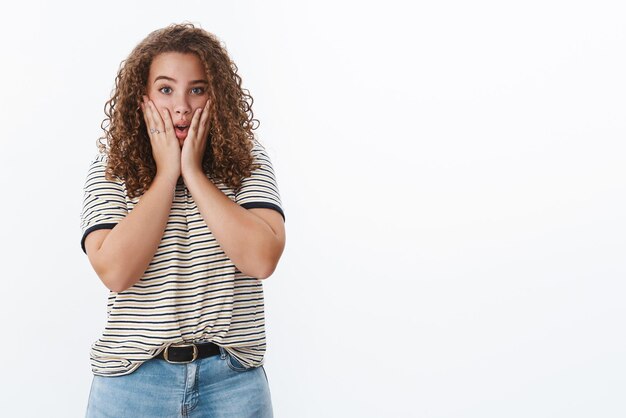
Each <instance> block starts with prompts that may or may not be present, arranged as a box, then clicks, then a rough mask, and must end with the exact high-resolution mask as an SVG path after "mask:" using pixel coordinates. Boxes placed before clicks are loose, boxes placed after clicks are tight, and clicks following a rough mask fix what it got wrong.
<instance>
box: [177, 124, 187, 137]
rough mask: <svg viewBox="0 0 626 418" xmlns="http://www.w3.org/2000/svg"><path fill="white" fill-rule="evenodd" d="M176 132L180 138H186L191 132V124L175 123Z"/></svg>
mask: <svg viewBox="0 0 626 418" xmlns="http://www.w3.org/2000/svg"><path fill="white" fill-rule="evenodd" d="M174 132H176V137H177V138H178V139H185V138H186V137H187V133H188V132H189V125H175V126H174Z"/></svg>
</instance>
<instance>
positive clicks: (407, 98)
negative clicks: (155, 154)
mask: <svg viewBox="0 0 626 418" xmlns="http://www.w3.org/2000/svg"><path fill="white" fill-rule="evenodd" d="M622 4H623V2H620V1H593V2H592V1H565V0H562V1H556V0H541V1H524V2H521V1H520V2H501V1H486V0H478V1H473V2H465V1H460V0H457V1H438V2H434V1H432V2H408V1H407V2H400V1H381V2H362V1H358V2H357V1H354V2H337V1H319V0H318V1H310V2H288V1H263V2H253V1H245V2H244V1H240V2H212V1H206V0H204V1H196V2H192V1H189V2H179V3H175V2H165V1H154V0H153V1H150V2H131V1H124V2H119V1H108V2H99V3H91V2H75V3H71V2H67V1H56V2H39V3H35V2H27V1H24V2H19V3H18V4H11V5H10V6H8V5H3V6H1V7H2V10H0V12H1V13H0V15H1V17H0V21H1V24H0V35H1V36H0V42H1V46H2V53H3V56H2V64H1V66H0V76H1V77H2V78H1V79H2V89H1V96H0V97H1V99H0V126H1V129H2V134H0V141H1V149H0V187H1V196H2V205H1V207H0V216H1V219H2V220H3V225H2V233H1V236H2V241H1V243H2V251H1V252H0V253H1V254H2V255H1V257H2V269H1V270H0V275H1V278H2V303H0V321H1V322H0V327H1V328H0V332H1V334H0V335H1V338H2V344H0V379H1V385H2V387H1V390H0V401H1V403H0V416H3V417H41V416H46V417H80V416H83V414H84V409H85V407H86V402H87V397H88V394H89V388H90V383H91V370H90V366H89V358H88V354H89V348H90V345H91V344H92V342H93V341H95V339H97V338H98V337H99V335H100V333H101V331H102V330H103V328H104V321H105V317H106V312H105V308H106V296H107V290H106V288H105V287H104V285H103V284H102V283H101V282H100V281H99V279H98V278H97V276H96V275H95V273H94V272H93V271H92V269H91V266H90V265H89V262H88V260H87V257H86V256H85V255H84V254H83V253H82V251H81V250H80V245H79V241H80V229H79V215H80V209H81V202H82V198H83V195H82V187H83V183H84V180H85V175H86V170H87V167H88V163H89V161H90V159H91V158H92V156H93V155H94V154H95V152H97V149H96V146H95V141H96V139H97V138H98V136H100V134H101V132H102V131H101V130H100V122H101V121H102V119H103V118H104V112H103V107H104V102H105V101H106V100H107V99H108V97H109V94H110V92H111V89H112V88H113V85H114V83H113V81H114V78H115V75H116V71H117V69H118V66H119V64H120V62H121V61H122V60H123V59H124V58H126V56H127V55H128V53H129V52H130V50H131V49H132V48H133V47H134V46H135V45H136V43H137V42H139V41H140V40H141V39H142V38H143V37H145V36H146V35H147V34H148V33H149V32H150V31H152V30H154V29H157V28H160V27H163V26H166V25H168V24H170V23H178V22H182V21H191V22H194V23H198V24H200V25H201V26H202V27H203V28H204V29H207V30H209V31H210V32H213V33H215V34H217V36H218V37H219V38H220V39H222V40H223V41H224V43H225V44H226V46H227V48H228V51H229V53H230V54H231V56H232V58H233V59H234V60H235V62H236V63H237V65H238V66H239V68H240V75H241V76H242V77H243V80H244V87H246V88H248V89H250V91H251V93H252V95H253V97H254V99H255V101H254V105H253V110H254V112H255V116H256V117H257V118H258V119H259V120H260V121H261V125H260V128H259V130H258V131H257V133H258V137H259V139H260V140H261V141H262V142H263V143H264V144H265V145H266V147H267V149H268V151H269V153H270V156H271V157H272V161H273V163H274V167H275V170H276V174H277V177H278V182H279V187H280V191H281V195H282V199H283V204H284V209H285V213H286V218H287V220H286V229H287V246H286V249H285V252H284V255H283V258H282V260H281V263H280V265H279V267H278V269H277V270H276V272H275V273H274V275H273V276H272V277H270V278H269V279H267V280H266V281H265V282H264V288H265V293H266V315H267V333H268V334H267V338H268V353H267V357H266V363H265V368H266V371H267V373H268V377H269V381H270V387H271V392H272V399H273V403H274V412H275V416H276V417H280V418H283V417H288V418H291V417H298V418H299V417H316V418H318V417H420V418H443V417H463V418H465V417H472V418H474V417H475V418H491V417H493V418H502V417H507V418H517V417H519V418H528V417H533V418H543V417H546V418H547V417H568V418H574V417H603V418H607V417H624V416H626V404H625V403H624V392H625V390H626V361H625V360H624V358H625V356H624V354H625V353H624V351H625V349H626V335H625V333H624V319H625V314H626V307H625V304H624V297H625V291H626V285H625V283H624V275H625V273H626V262H625V259H624V254H625V251H626V239H625V238H624V237H625V236H626V222H624V214H625V213H626V212H625V209H626V197H625V196H626V195H625V193H624V191H625V190H624V189H625V186H626V177H625V176H626V167H625V165H624V157H625V152H626V143H625V142H624V137H625V136H624V134H625V133H626V124H625V118H624V115H626V81H625V80H626V55H625V51H626V25H624V22H625V21H626V13H625V12H626V8H625V7H622Z"/></svg>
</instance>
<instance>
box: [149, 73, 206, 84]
mask: <svg viewBox="0 0 626 418" xmlns="http://www.w3.org/2000/svg"><path fill="white" fill-rule="evenodd" d="M161 79H163V80H168V81H171V82H173V83H176V80H175V79H173V78H172V77H168V76H166V75H160V76H158V77H157V78H155V79H154V83H156V82H157V81H159V80H161ZM154 83H153V84H154ZM189 84H209V82H208V81H207V80H193V81H191V82H190V83H189Z"/></svg>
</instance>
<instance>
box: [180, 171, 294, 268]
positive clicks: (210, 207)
mask: <svg viewBox="0 0 626 418" xmlns="http://www.w3.org/2000/svg"><path fill="white" fill-rule="evenodd" d="M185 183H186V185H187V188H188V189H189V191H190V192H191V195H192V196H193V198H194V201H195V202H196V205H197V206H198V210H199V211H200V214H201V215H202V218H203V219H204V221H205V223H206V224H207V226H208V227H209V229H210V230H211V232H212V233H213V236H214V237H215V239H216V240H217V242H218V243H219V244H220V247H221V248H222V250H224V253H225V254H226V255H227V256H228V258H230V260H231V261H232V262H233V263H234V264H235V266H237V268H238V269H239V270H240V271H241V272H242V273H244V274H246V275H248V276H251V277H255V278H258V279H265V278H267V277H269V276H270V275H271V274H272V272H273V271H274V269H275V268H276V265H277V263H278V260H279V258H280V255H281V253H282V248H283V246H282V245H281V243H280V240H279V239H278V238H277V236H276V234H275V233H274V231H273V230H272V228H271V227H270V226H269V225H268V224H267V223H265V222H264V221H263V220H262V219H261V218H259V217H258V216H256V215H255V214H253V213H251V212H250V211H248V210H247V209H245V208H243V207H241V206H240V205H238V204H237V203H235V202H233V201H232V200H230V199H229V198H228V197H227V196H226V195H225V194H224V193H222V191H221V190H220V189H219V188H218V187H217V186H215V185H214V184H213V183H212V182H211V180H209V179H208V178H207V177H206V175H205V174H203V173H202V172H199V171H198V172H195V173H194V174H188V175H186V176H185Z"/></svg>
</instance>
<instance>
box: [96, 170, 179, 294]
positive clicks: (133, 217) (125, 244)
mask: <svg viewBox="0 0 626 418" xmlns="http://www.w3.org/2000/svg"><path fill="white" fill-rule="evenodd" d="M175 190H176V180H173V179H172V178H167V177H159V176H158V175H157V176H156V177H155V178H154V180H153V182H152V184H151V185H150V188H149V189H148V190H147V191H146V192H145V193H144V194H143V195H142V196H141V197H140V199H139V202H138V203H137V204H136V205H135V207H134V208H133V210H132V211H131V212H130V213H129V214H128V215H126V217H125V218H124V219H122V220H121V221H120V222H119V223H118V224H117V225H116V226H115V228H113V229H112V230H111V232H109V233H108V234H107V236H106V238H105V239H104V241H103V242H102V245H101V246H100V249H99V250H98V252H97V255H96V259H97V263H98V265H99V266H100V271H101V274H100V278H101V280H102V281H103V282H104V284H105V285H106V286H107V287H108V288H109V289H110V290H112V291H114V292H121V291H123V290H126V289H128V288H129V287H131V286H132V285H133V284H135V283H136V282H137V281H139V279H140V278H141V277H142V276H143V274H144V273H145V271H146V269H147V268H148V265H149V264H150V262H151V261H152V258H153V257H154V254H155V253H156V251H157V249H158V247H159V244H160V242H161V240H162V238H163V233H164V232H165V227H166V225H167V220H168V218H169V213H170V210H171V207H172V202H173V200H174V193H175Z"/></svg>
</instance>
